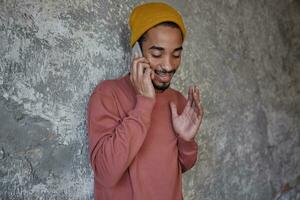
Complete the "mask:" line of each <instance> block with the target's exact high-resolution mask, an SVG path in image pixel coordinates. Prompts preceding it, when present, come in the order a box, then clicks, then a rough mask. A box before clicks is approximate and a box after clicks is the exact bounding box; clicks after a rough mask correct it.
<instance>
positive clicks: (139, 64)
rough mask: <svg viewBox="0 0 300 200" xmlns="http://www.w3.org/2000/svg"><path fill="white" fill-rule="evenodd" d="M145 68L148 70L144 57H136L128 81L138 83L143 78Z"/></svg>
mask: <svg viewBox="0 0 300 200" xmlns="http://www.w3.org/2000/svg"><path fill="white" fill-rule="evenodd" d="M146 68H150V65H149V61H148V60H147V59H146V58H144V57H137V58H135V59H134V60H133V62H132V64H131V73H130V79H131V81H132V82H138V80H141V79H142V78H143V76H144V71H145V69H146Z"/></svg>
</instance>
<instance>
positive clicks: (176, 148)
mask: <svg viewBox="0 0 300 200" xmlns="http://www.w3.org/2000/svg"><path fill="white" fill-rule="evenodd" d="M170 101H173V102H174V103H175V104H176V105H177V108H178V112H179V113H180V112H182V110H183V107H184V105H185V103H186V99H185V98H184V97H183V96H182V95H181V94H180V93H179V92H177V91H175V90H173V89H171V88H169V89H167V90H165V91H164V92H163V93H159V94H157V95H156V100H152V99H150V98H147V97H144V96H141V95H137V94H136V93H135V91H134V88H133V87H132V85H131V82H130V79H129V75H127V76H125V77H122V78H120V79H117V80H107V81H103V82H102V83H100V84H99V85H98V86H97V87H96V88H95V90H94V92H93V94H92V95H91V97H90V100H89V105H88V136H89V152H90V161H91V165H92V168H93V171H94V177H95V179H94V180H95V182H94V186H95V187H94V189H95V199H96V200H160V199H161V200H182V199H183V198H182V185H181V174H182V172H184V171H186V170H188V169H190V168H191V167H192V166H193V165H194V163H195V161H196V159H197V144H196V142H194V141H193V142H186V141H184V140H182V139H180V138H179V137H177V135H176V133H175V132H174V130H173V127H172V121H171V120H172V119H171V111H170V107H169V103H170Z"/></svg>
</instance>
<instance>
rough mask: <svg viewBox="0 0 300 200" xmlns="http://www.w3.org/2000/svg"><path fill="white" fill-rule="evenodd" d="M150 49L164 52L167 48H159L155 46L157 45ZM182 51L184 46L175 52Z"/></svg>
mask: <svg viewBox="0 0 300 200" xmlns="http://www.w3.org/2000/svg"><path fill="white" fill-rule="evenodd" d="M149 49H154V50H158V51H164V50H165V48H163V47H158V46H155V45H153V46H151V47H150V48H149ZM181 50H183V48H182V46H181V47H178V48H176V49H174V51H181ZM174 51H173V52H174Z"/></svg>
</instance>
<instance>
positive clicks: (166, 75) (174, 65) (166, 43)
mask: <svg viewBox="0 0 300 200" xmlns="http://www.w3.org/2000/svg"><path fill="white" fill-rule="evenodd" d="M182 43H183V40H182V34H181V31H180V29H179V28H176V27H168V26H164V25H158V26H155V27H153V28H151V29H150V30H149V31H148V32H147V34H146V37H145V40H144V42H143V43H142V49H143V55H144V56H145V57H146V58H147V59H148V60H149V62H150V66H151V68H152V70H153V71H154V72H155V75H154V79H153V80H152V83H153V86H154V88H155V89H156V91H158V92H161V91H164V90H165V89H167V88H168V87H169V86H170V83H171V79H172V77H173V75H174V73H175V72H176V70H177V69H178V67H179V65H180V62H181V51H182Z"/></svg>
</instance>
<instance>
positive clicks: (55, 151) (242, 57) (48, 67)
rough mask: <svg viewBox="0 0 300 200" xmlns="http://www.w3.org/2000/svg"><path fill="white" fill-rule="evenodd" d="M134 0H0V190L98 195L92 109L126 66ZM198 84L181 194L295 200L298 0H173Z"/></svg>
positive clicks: (184, 81) (299, 182)
mask: <svg viewBox="0 0 300 200" xmlns="http://www.w3.org/2000/svg"><path fill="white" fill-rule="evenodd" d="M140 2H141V1H138V0H136V1H134V0H123V1H121V0H116V1H112V0H97V1H95V0H69V1H63V0H57V1H51V0H50V1H43V0H0V199H5V200H9V199H30V200H31V199H62V200H64V199H92V196H93V178H92V177H93V175H92V171H91V168H90V165H89V160H88V154H87V150H88V149H87V137H86V134H87V132H86V121H85V120H86V107H87V101H88V98H89V95H90V94H91V91H92V90H93V88H94V87H95V85H96V84H97V83H98V82H99V81H101V80H104V79H112V78H116V77H119V76H120V75H124V74H125V73H127V72H128V63H129V60H130V53H129V50H130V49H129V31H128V26H127V19H128V16H129V13H130V11H131V9H132V8H133V7H134V6H135V5H137V4H138V3H140ZM165 2H167V3H170V4H171V5H173V6H174V7H176V8H177V9H178V10H179V11H180V12H181V13H182V15H183V17H184V20H185V23H186V26H187V30H188V35H187V40H186V41H185V43H184V54H183V60H182V66H181V68H180V70H179V71H178V72H177V74H176V75H175V77H174V80H173V82H172V85H173V87H175V88H177V89H178V90H180V91H181V92H183V93H184V94H186V93H187V88H188V86H189V85H190V84H197V85H199V87H200V89H201V94H202V101H203V106H204V109H205V118H204V121H203V124H202V127H201V130H200V131H199V135H198V137H197V141H198V143H199V159H198V162H197V164H196V166H195V167H194V168H193V169H192V170H190V171H189V172H187V173H186V174H185V175H184V196H185V199H186V200H219V199H224V200H240V199H249V200H252V199H253V200H254V199H255V200H262V199H263V200H269V199H270V200H271V199H273V200H299V199H300V156H299V155H300V1H299V0H289V1H281V0H264V1H246V0H228V1H224V0H211V1H204V0H197V1H196V0H187V1H179V0H173V1H171V0H168V1H165Z"/></svg>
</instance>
